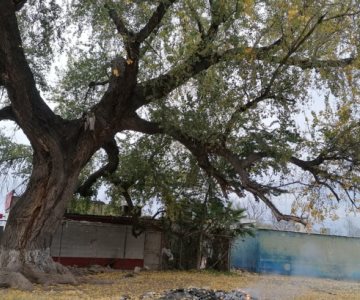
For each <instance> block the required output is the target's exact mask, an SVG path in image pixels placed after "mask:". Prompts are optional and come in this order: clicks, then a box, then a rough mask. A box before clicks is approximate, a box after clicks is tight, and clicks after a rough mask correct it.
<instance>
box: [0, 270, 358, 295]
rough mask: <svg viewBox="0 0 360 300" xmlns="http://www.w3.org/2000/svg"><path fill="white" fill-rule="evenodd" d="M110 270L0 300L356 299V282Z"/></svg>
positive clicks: (10, 291) (9, 291)
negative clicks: (206, 294) (164, 296)
mask: <svg viewBox="0 0 360 300" xmlns="http://www.w3.org/2000/svg"><path fill="white" fill-rule="evenodd" d="M127 274H129V272H124V271H113V272H106V273H100V274H96V275H87V276H84V277H83V280H85V281H87V283H83V284H80V285H78V286H69V285H57V286H47V287H43V286H36V288H35V289H34V291H32V292H22V291H18V290H13V289H7V290H6V289H4V290H0V299H6V300H8V299H14V300H15V299H16V300H18V299H24V300H25V299H36V300H38V299H39V300H43V299H44V300H45V299H46V300H48V299H56V300H58V299H66V300H68V299H117V300H118V299H120V298H121V296H124V295H127V296H131V297H132V298H131V299H139V297H140V295H142V294H144V293H146V292H149V291H153V292H161V291H164V290H168V289H173V288H187V287H198V288H211V289H221V290H233V289H241V290H243V291H245V292H247V293H249V294H250V295H252V296H255V297H257V298H258V299H272V300H273V299H279V300H281V299H313V300H319V299H360V282H351V281H337V280H330V279H315V278H303V277H287V276H274V275H257V274H250V273H215V272H207V271H206V272H197V271H190V272H182V271H166V272H164V271H161V272H155V271H144V272H141V273H139V274H136V275H135V276H133V277H128V275H127Z"/></svg>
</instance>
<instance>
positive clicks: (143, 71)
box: [0, 0, 360, 231]
mask: <svg viewBox="0 0 360 300" xmlns="http://www.w3.org/2000/svg"><path fill="white" fill-rule="evenodd" d="M210 2H211V3H212V4H213V6H212V7H211V6H210ZM105 3H106V4H107V5H108V6H110V7H111V8H113V9H115V10H116V11H117V12H118V13H119V15H121V17H122V20H123V21H124V24H125V25H126V26H127V27H128V28H129V29H130V30H133V31H138V30H139V29H140V28H142V27H143V26H144V25H145V24H146V23H147V21H148V20H149V18H150V17H151V15H152V14H153V12H154V10H155V9H156V7H157V5H158V4H159V1H135V0H133V1H131V0H118V1H93V0H85V1H81V0H72V1H65V3H64V5H59V4H58V3H57V1H55V0H46V1H35V0H28V3H27V4H26V6H25V8H24V9H22V10H21V11H20V12H19V13H18V19H19V22H20V30H21V34H22V38H23V43H24V45H23V47H24V50H25V52H26V56H27V59H28V60H29V62H30V65H31V68H32V70H33V71H34V74H35V77H36V79H37V82H38V85H39V86H40V88H41V91H42V92H43V93H44V95H45V96H46V98H47V100H48V101H49V102H51V103H52V104H53V105H54V106H55V110H56V112H57V113H58V114H59V115H61V116H62V117H63V118H66V119H75V118H80V117H82V116H83V114H84V113H85V112H87V111H88V110H90V109H91V107H93V106H94V105H96V104H97V103H99V101H101V99H102V96H103V95H104V93H105V91H106V90H107V85H106V84H104V85H98V86H96V87H94V88H89V84H90V83H91V82H104V81H106V80H107V79H108V78H109V76H110V69H109V66H110V62H111V60H112V59H113V58H114V57H115V56H119V55H121V56H125V55H126V51H125V43H126V41H124V40H123V38H122V37H121V35H120V34H119V33H118V32H117V31H116V28H115V26H114V24H113V22H112V20H111V18H110V17H109V14H108V10H107V9H106V8H105V6H104V4H105ZM359 6H360V4H359V1H357V0H356V1H353V0H341V1H340V0H334V1H330V2H329V1H327V0H319V1H303V0H289V1H276V0H272V1H254V0H244V1H237V0H232V1H222V0H213V1H208V0H201V1H196V0H182V1H177V2H176V3H175V4H174V5H172V6H171V7H170V8H169V10H168V12H167V13H166V14H165V16H164V18H163V19H162V22H161V25H160V26H158V27H157V28H156V29H155V30H154V32H153V33H152V34H151V35H150V36H149V38H148V39H147V40H146V41H145V42H144V43H143V45H142V48H141V49H140V57H139V74H138V83H139V84H142V83H144V82H146V81H147V80H149V79H151V78H156V77H157V76H159V75H160V74H165V73H166V72H168V71H170V70H171V72H172V73H171V74H172V76H173V77H174V78H175V79H178V80H179V81H180V82H182V78H183V74H184V73H185V74H188V73H190V72H192V71H193V70H192V69H191V68H190V67H189V65H190V64H191V63H194V62H199V61H200V60H201V59H202V58H203V57H207V56H206V55H208V54H209V53H211V54H212V55H210V56H209V57H210V58H213V57H215V56H217V55H218V56H221V55H223V58H222V59H221V60H220V61H219V62H218V63H216V64H214V65H212V66H211V67H210V68H208V69H206V70H205V71H204V72H200V73H199V74H197V75H196V76H192V78H190V79H189V80H187V81H185V82H183V84H181V85H179V87H177V88H176V89H174V90H173V91H172V92H171V93H170V94H169V95H167V96H165V97H159V98H158V99H156V100H154V101H153V102H151V103H149V104H147V105H144V106H143V107H141V108H140V109H139V110H138V111H137V113H139V115H141V116H143V117H144V118H146V119H148V120H151V121H155V122H159V124H160V126H161V128H163V129H164V131H165V133H166V134H165V135H162V136H144V135H140V134H134V133H133V132H122V133H121V134H120V135H118V136H117V143H118V146H119V149H120V156H119V157H120V164H119V168H118V170H117V171H116V172H115V173H114V174H112V175H111V176H108V177H107V178H102V179H101V180H99V181H97V183H96V185H95V186H94V187H93V189H94V190H97V189H99V188H100V187H101V186H102V187H104V186H105V187H107V195H108V196H109V198H110V199H111V203H110V206H109V208H108V209H109V211H112V212H113V213H115V212H116V211H117V210H118V209H119V207H120V206H121V203H122V202H121V201H120V200H119V199H121V200H124V199H123V197H124V189H126V190H128V191H129V193H130V196H131V198H132V200H133V201H134V202H135V204H136V205H140V206H144V205H146V204H149V203H150V204H155V203H160V204H157V205H158V206H160V207H162V208H164V210H165V211H166V216H167V218H168V219H169V220H171V221H174V222H175V221H176V222H179V220H180V219H183V220H184V222H185V220H188V222H190V221H191V222H193V223H194V224H197V223H196V222H197V221H196V222H195V221H194V220H195V219H191V218H193V217H194V218H195V216H197V217H196V218H198V219H196V220H200V219H201V218H200V216H201V212H202V210H201V209H202V207H203V205H204V203H203V202H204V199H205V198H206V197H205V195H206V193H207V189H208V180H209V179H208V176H209V174H210V173H211V172H209V171H208V172H207V173H206V172H205V171H204V170H203V169H201V168H200V167H199V166H198V161H197V158H196V157H194V156H193V153H190V151H188V150H187V149H185V147H184V146H183V145H181V144H180V143H179V142H176V141H174V139H173V138H172V137H171V135H173V133H174V132H181V133H183V134H185V135H186V137H187V138H188V139H194V140H196V141H197V142H199V143H200V144H201V145H202V146H203V147H204V148H206V151H207V153H206V156H207V157H206V158H207V159H208V161H209V164H211V166H212V167H214V169H216V170H217V171H218V172H219V173H220V174H222V175H223V177H224V180H226V181H227V183H228V184H229V185H230V186H231V187H238V188H240V189H241V187H242V186H243V184H244V179H243V178H241V176H239V172H238V170H235V168H234V166H233V165H232V164H231V163H230V162H229V159H228V157H227V158H226V157H225V155H224V154H222V153H220V154H219V151H218V149H216V147H217V145H219V144H220V145H222V146H223V148H224V149H226V150H227V151H229V152H230V153H233V154H234V155H236V157H237V158H238V159H239V160H246V158H248V157H249V155H251V154H254V153H266V154H267V155H268V156H267V157H266V158H264V159H259V160H257V161H254V162H253V163H252V164H250V165H249V166H247V167H246V168H244V170H243V171H244V172H246V174H247V175H248V176H247V177H248V178H247V179H248V180H252V181H254V182H256V183H257V184H258V185H259V187H260V188H261V189H262V190H265V192H264V194H266V196H275V197H276V196H279V195H280V194H282V193H283V190H281V188H283V187H289V186H290V188H289V189H287V190H286V191H287V192H288V193H290V194H291V193H293V194H295V195H297V196H301V198H302V199H304V200H305V201H302V202H301V201H300V202H301V203H299V202H298V201H295V202H294V205H293V212H294V213H295V212H300V213H301V214H304V212H307V215H309V216H313V217H318V216H324V215H325V214H326V213H329V211H330V209H331V208H334V207H335V206H336V205H335V202H334V201H332V200H334V199H333V198H334V197H335V196H334V193H333V192H331V190H330V193H329V186H330V187H331V188H332V189H333V191H335V193H336V194H339V198H341V199H344V198H349V194H348V192H349V191H350V194H351V195H350V196H351V197H350V199H351V201H353V202H354V203H355V204H356V202H357V201H359V198H358V194H357V192H358V190H359V184H360V179H359V161H360V158H359V151H358V149H359V143H360V141H359V136H360V132H359V130H360V129H359V115H360V111H359V110H360V109H359V107H360V102H359V99H360V97H359V96H360V91H359V87H360V73H359V66H360V61H359V58H357V59H356V60H354V61H353V62H352V63H351V64H349V65H347V66H346V67H336V68H335V67H333V66H332V67H329V66H327V65H326V64H321V62H324V61H336V60H339V59H342V58H344V57H356V56H358V55H359V48H360V46H359V40H360V39H359V30H358V28H359V27H360V23H359V22H360V21H359V13H358V7H359ZM320 20H321V22H320ZM214 24H215V25H214ZM214 28H216V32H215V33H213V34H212V35H208V36H207V37H206V38H205V39H204V38H203V36H204V35H205V33H207V32H209V31H210V32H212V31H211V30H213V31H215V29H214ZM312 29H313V30H312ZM276 41H277V42H276ZM264 48H268V50H267V51H265V52H264V51H263V50H264ZM230 49H231V50H233V51H232V52H230ZM227 51H228V52H227ZM197 52H198V53H197ZM194 53H197V55H194ZM224 53H230V54H226V55H224ZM264 53H265V54H264ZM285 58H286V59H285ZM53 60H55V63H52V61H53ZM305 62H306V63H307V64H314V67H312V68H310V67H309V66H308V65H306V64H305ZM187 68H188V69H187ZM49 83H50V84H49ZM265 92H267V96H266V97H264V98H263V99H262V98H261V97H262V96H263V95H264V93H265ZM5 98H6V97H5ZM259 99H261V101H260V100H259ZM6 101H7V100H6V99H5V100H4V102H6ZM250 103H253V105H249V104H250ZM309 110H314V112H313V114H312V116H310V115H309V114H307V113H305V114H306V115H307V122H308V124H307V125H306V126H304V124H302V123H303V122H302V121H301V120H300V121H299V119H301V115H303V114H304V111H309ZM204 145H205V146H204ZM0 146H1V155H2V158H3V159H2V169H1V170H2V172H3V173H4V172H5V170H7V169H8V168H13V169H14V170H16V172H17V173H19V172H23V174H24V176H29V172H30V167H29V161H28V157H29V156H30V155H29V156H26V155H28V154H29V153H30V150H29V149H28V147H25V146H16V145H14V144H12V143H10V141H9V139H8V138H1V140H0ZM319 155H322V156H324V157H328V159H326V160H325V161H324V162H323V164H322V165H321V167H319V168H317V169H316V175H317V176H319V177H320V179H319V178H316V176H315V177H314V176H313V175H314V174H310V173H309V170H301V172H300V170H299V168H297V167H294V165H293V164H292V158H294V157H299V158H303V159H308V160H309V161H311V160H313V159H315V158H316V157H318V156H319ZM23 156H26V157H27V158H26V159H25V158H24V159H23V158H22V157H23ZM16 158H18V159H16ZM22 159H23V160H22ZM25 161H26V166H25ZM105 163H106V156H105V154H104V153H103V152H102V151H98V152H97V153H96V154H95V155H94V157H93V158H92V160H91V161H90V162H89V163H88V165H87V166H86V167H85V168H84V170H83V172H82V174H81V176H80V178H79V182H84V181H85V179H86V178H87V177H88V176H89V175H90V174H91V173H92V172H93V171H95V170H96V169H98V168H99V167H100V166H102V165H104V164H105ZM210 175H214V174H213V173H212V174H210ZM105 177H106V176H105ZM294 182H295V183H294ZM292 183H294V184H292ZM324 183H325V184H326V185H324ZM124 185H125V187H124ZM269 187H273V189H271V188H269ZM344 188H345V189H344ZM213 189H214V195H215V196H214V197H213V198H209V199H208V201H207V204H206V209H205V211H206V214H207V218H208V221H207V222H208V223H207V226H209V230H210V231H211V230H215V229H211V228H218V229H219V230H220V229H221V230H225V229H226V228H229V226H230V223H231V222H232V221H230V220H233V219H236V218H237V217H239V218H240V217H241V213H240V212H237V211H236V210H234V209H233V208H231V207H230V206H229V203H228V202H226V200H224V199H222V195H221V197H220V190H221V189H220V187H219V186H217V185H216V186H214V187H213ZM324 189H325V190H326V192H324ZM340 190H341V191H342V192H341V193H340ZM94 198H95V196H93V198H92V199H91V200H94ZM220 198H221V201H220V200H219V199H220ZM297 198H299V197H297ZM328 199H330V200H329V201H328ZM337 200H339V199H336V201H337ZM77 201H78V202H76V203H78V204H76V205H79V207H80V208H79V210H83V209H84V210H86V209H87V208H88V206H87V205H88V203H89V201H90V200H89V199H78V200H77ZM316 203H317V204H316ZM74 205H75V204H74ZM190 208H191V211H192V213H190V211H189V209H190ZM311 211H313V212H315V213H314V214H312V213H311ZM112 212H111V213H112ZM305 215H306V213H305ZM227 217H228V218H227ZM209 220H213V221H212V222H214V223H211V222H210V221H209ZM227 221H229V222H230V223H228V222H227ZM221 224H223V225H224V226H225V227H224V228H221V226H220V225H221ZM197 226H200V225H199V224H197ZM219 226H220V227H219Z"/></svg>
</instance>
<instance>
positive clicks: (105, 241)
mask: <svg viewBox="0 0 360 300" xmlns="http://www.w3.org/2000/svg"><path fill="white" fill-rule="evenodd" d="M142 224H143V225H144V232H142V233H141V234H140V235H139V236H138V237H134V236H133V235H132V220H131V218H130V217H112V216H95V215H77V214H66V215H65V217H64V221H63V222H62V224H61V226H60V227H59V228H58V230H57V232H56V234H55V236H54V237H53V240H52V245H51V255H52V256H53V258H54V260H55V261H58V262H60V263H61V264H64V265H76V266H88V265H101V266H110V267H112V268H115V269H134V268H135V267H144V266H147V267H149V268H150V269H155V270H156V269H159V268H160V267H161V249H162V244H163V234H162V231H161V230H160V228H159V227H158V226H157V221H156V220H151V219H143V222H142Z"/></svg>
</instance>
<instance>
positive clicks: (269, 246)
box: [231, 229, 360, 280]
mask: <svg viewBox="0 0 360 300" xmlns="http://www.w3.org/2000/svg"><path fill="white" fill-rule="evenodd" d="M358 249H360V238H350V237H343V236H331V235H324V234H309V233H300V232H291V231H276V230H269V229H258V230H257V231H256V235H255V237H250V236H248V237H239V238H237V239H236V240H235V241H234V243H233V246H232V249H231V267H233V268H239V269H245V270H249V271H253V272H258V273H276V274H283V275H301V276H312V277H327V278H334V279H352V280H359V279H360V252H359V251H358Z"/></svg>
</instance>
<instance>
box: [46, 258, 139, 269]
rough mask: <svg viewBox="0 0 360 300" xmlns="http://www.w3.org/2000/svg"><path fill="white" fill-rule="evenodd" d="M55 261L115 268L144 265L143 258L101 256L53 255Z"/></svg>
mask: <svg viewBox="0 0 360 300" xmlns="http://www.w3.org/2000/svg"><path fill="white" fill-rule="evenodd" d="M53 259H54V261H56V262H59V263H61V264H62V265H66V266H74V265H76V266H78V267H86V266H91V265H99V266H110V267H111V268H113V269H120V270H132V269H134V268H135V267H141V268H142V267H144V260H143V259H131V258H126V259H124V258H100V257H53Z"/></svg>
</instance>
